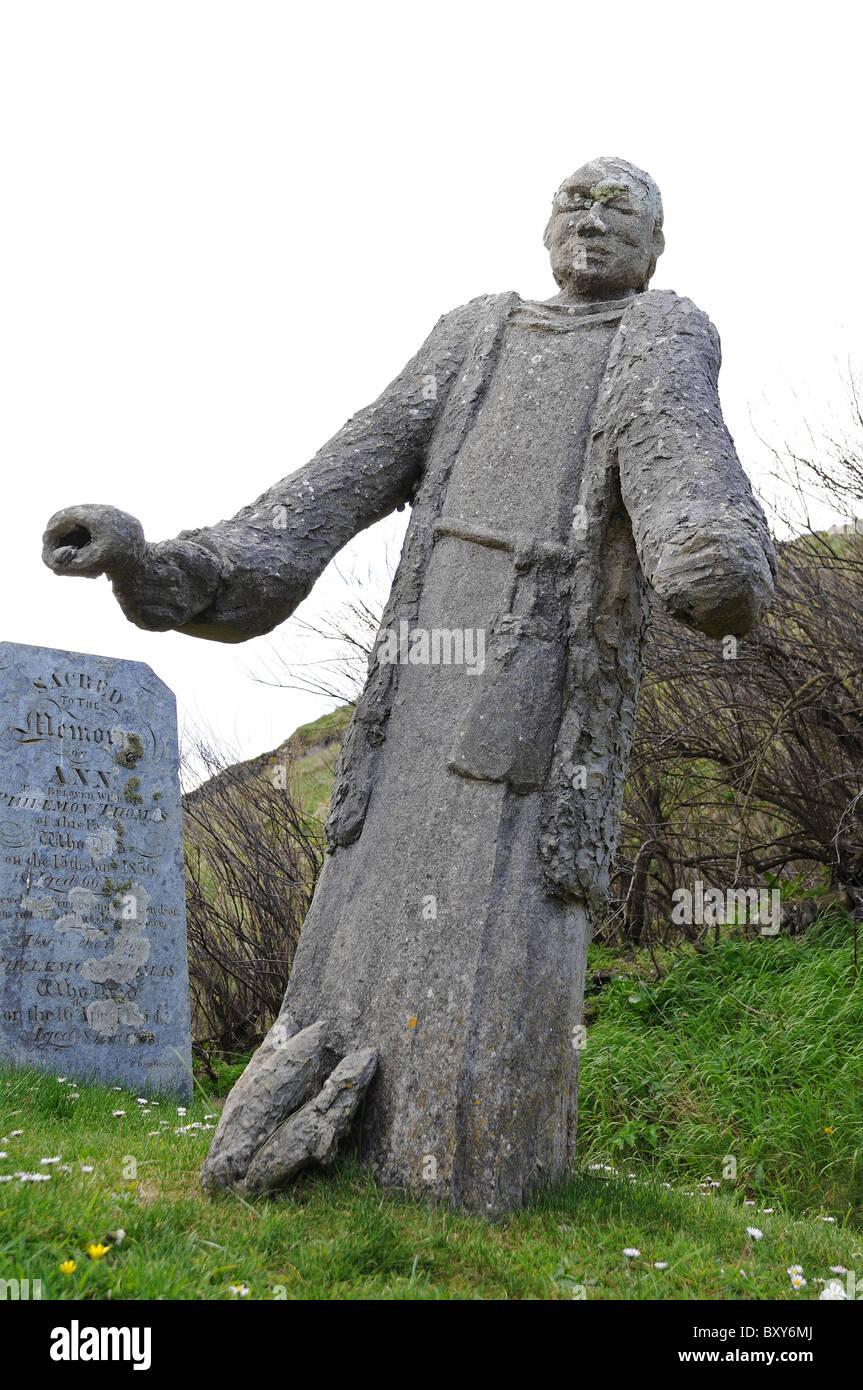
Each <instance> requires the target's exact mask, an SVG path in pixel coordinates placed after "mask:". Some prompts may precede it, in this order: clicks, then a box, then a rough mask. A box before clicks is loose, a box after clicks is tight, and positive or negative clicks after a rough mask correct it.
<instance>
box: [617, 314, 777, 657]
mask: <svg viewBox="0 0 863 1390" xmlns="http://www.w3.org/2000/svg"><path fill="white" fill-rule="evenodd" d="M720 361H721V353H720V346H719V336H718V334H717V332H716V329H715V328H714V327H713V325H712V323H711V322H710V320H709V319H708V318H707V316H706V315H705V314H703V313H702V312H701V310H700V309H698V308H696V306H695V305H694V304H693V303H692V302H691V300H688V299H681V298H679V297H678V296H677V295H676V294H674V293H673V291H670V290H654V291H651V292H650V293H648V294H644V295H639V297H638V299H637V300H635V301H634V303H633V304H632V306H631V307H630V308H629V309H628V310H627V312H626V315H625V316H624V319H623V322H622V324H621V328H620V331H619V333H618V336H617V339H616V342H615V344H614V346H613V348H612V354H611V357H610V360H609V370H608V373H607V376H606V381H605V384H604V389H603V397H604V400H603V413H604V415H605V420H604V424H605V428H606V432H607V439H608V443H609V445H610V447H611V449H612V451H613V452H614V453H616V455H617V459H618V463H619V466H620V486H621V495H622V497H623V501H624V504H625V506H626V509H627V511H628V513H629V517H630V521H631V523H632V530H633V536H634V539H635V545H636V548H637V551H638V556H639V559H640V561H641V565H642V568H643V570H644V573H645V576H646V578H647V580H648V582H649V583H650V585H651V587H652V588H653V589H654V591H655V592H656V594H657V595H658V596H659V598H660V599H661V600H662V601H663V602H664V603H665V605H666V607H667V608H668V610H669V612H670V613H671V614H672V615H673V616H674V617H675V618H677V619H679V621H680V622H683V623H685V624H686V625H687V626H689V627H693V628H697V629H698V630H699V631H701V632H705V633H707V635H708V636H710V637H724V636H726V635H731V634H733V635H738V636H739V635H742V634H744V633H747V632H749V631H750V629H752V628H753V627H755V626H756V624H757V623H759V622H760V621H761V618H762V617H763V616H764V614H765V613H766V611H767V609H768V608H769V607H770V603H771V601H772V597H773V579H774V577H775V574H776V556H775V552H774V549H773V544H772V542H771V540H770V535H769V532H768V529H767V523H766V521H765V518H764V514H763V512H762V510H761V508H760V506H759V505H758V503H757V501H756V500H755V497H754V496H753V493H752V488H751V487H750V484H749V480H748V479H747V477H746V474H745V473H744V472H743V469H742V468H741V466H740V462H739V460H738V458H737V454H736V452H735V448H734V444H733V441H732V439H731V436H730V435H729V433H728V430H727V429H726V427H725V423H724V421H723V419H722V411H721V408H720V404H719V394H718V389H717V380H718V376H719V366H720Z"/></svg>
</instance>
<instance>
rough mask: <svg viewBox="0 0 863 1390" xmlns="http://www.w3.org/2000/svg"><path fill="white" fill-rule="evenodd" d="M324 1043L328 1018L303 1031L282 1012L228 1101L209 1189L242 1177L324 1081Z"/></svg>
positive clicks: (210, 1161) (209, 1165)
mask: <svg viewBox="0 0 863 1390" xmlns="http://www.w3.org/2000/svg"><path fill="white" fill-rule="evenodd" d="M326 1045H327V1025H326V1022H324V1021H323V1020H321V1021H319V1022H317V1023H313V1024H311V1025H310V1026H309V1027H308V1028H304V1029H303V1030H302V1032H301V1031H300V1028H299V1024H297V1023H296V1022H295V1021H294V1020H293V1019H292V1018H290V1017H289V1016H287V1015H286V1014H285V1013H284V1011H283V1012H282V1014H281V1016H280V1017H279V1019H278V1020H277V1021H276V1022H275V1023H274V1024H273V1026H272V1028H271V1029H270V1031H269V1033H268V1034H267V1036H266V1038H265V1039H264V1041H263V1042H262V1043H261V1046H260V1047H259V1048H258V1050H257V1052H256V1053H255V1055H254V1057H253V1058H252V1060H251V1062H250V1063H249V1065H248V1066H247V1067H246V1070H245V1071H244V1072H243V1074H242V1076H241V1077H240V1079H239V1081H238V1082H237V1084H236V1085H235V1086H234V1088H233V1090H232V1091H231V1094H230V1095H229V1096H228V1099H227V1100H226V1102H225V1106H224V1109H223V1110H222V1114H221V1116H220V1118H219V1123H218V1125H217V1127H216V1133H215V1135H214V1137H213V1142H212V1145H211V1146H210V1152H209V1154H208V1155H207V1160H206V1162H205V1164H204V1167H203V1170H202V1172H201V1185H202V1187H204V1188H205V1190H207V1191H211V1192H212V1191H216V1190H217V1189H218V1188H221V1187H230V1186H231V1184H232V1183H234V1182H237V1181H238V1180H239V1179H240V1178H242V1177H244V1176H245V1173H246V1170H247V1169H248V1166H249V1164H250V1163H251V1161H252V1158H253V1156H254V1154H255V1153H256V1152H257V1151H258V1149H260V1148H261V1146H262V1145H263V1144H264V1143H266V1141H267V1140H268V1139H269V1138H270V1136H271V1135H272V1133H273V1130H274V1129H275V1128H276V1127H277V1126H278V1125H280V1124H282V1123H283V1122H284V1120H285V1119H286V1118H287V1117H288V1116H289V1115H291V1114H293V1112H294V1111H295V1110H298V1109H299V1107H300V1106H301V1105H304V1104H305V1102H306V1101H307V1100H308V1099H309V1097H310V1096H311V1095H313V1094H314V1092H315V1091H316V1090H317V1089H318V1087H319V1086H320V1084H321V1081H322V1080H323V1075H324V1068H325V1066H326V1056H327V1054H326Z"/></svg>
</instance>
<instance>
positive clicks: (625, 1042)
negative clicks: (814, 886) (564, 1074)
mask: <svg viewBox="0 0 863 1390" xmlns="http://www.w3.org/2000/svg"><path fill="white" fill-rule="evenodd" d="M852 937H853V928H852V926H851V924H850V923H849V922H848V920H847V919H846V918H839V917H834V918H832V919H831V918H828V919H826V920H825V919H822V921H820V922H819V923H817V924H816V925H815V926H814V927H812V928H810V929H809V931H807V932H806V934H805V935H803V936H801V937H798V938H793V939H792V938H790V937H788V936H778V937H771V938H767V937H757V938H756V939H754V940H746V939H745V938H742V937H740V936H737V937H735V936H734V935H731V936H730V937H728V938H726V939H723V940H721V941H720V942H719V944H718V945H717V946H715V947H712V948H710V949H709V950H707V951H706V952H704V953H698V954H695V953H692V954H691V955H689V956H686V957H684V958H683V959H680V960H678V961H677V962H676V963H675V964H674V966H673V968H672V969H670V970H669V971H668V973H667V974H666V975H665V977H664V978H663V979H662V980H661V981H659V982H658V983H656V984H653V983H649V982H647V981H645V980H644V979H643V978H639V977H638V976H637V975H636V974H635V973H633V971H632V970H630V973H629V975H628V976H626V975H624V976H620V977H618V978H616V979H614V980H613V981H612V982H611V983H610V984H609V985H608V986H607V987H606V988H605V989H604V990H603V991H602V993H601V994H600V996H599V999H598V1001H596V1002H593V1001H592V1013H593V1017H594V1020H595V1021H594V1023H593V1026H592V1027H591V1028H590V1030H589V1033H588V1044H587V1046H586V1047H585V1050H584V1054H583V1057H582V1071H581V1077H580V1082H579V1110H580V1125H581V1136H582V1140H583V1142H584V1143H585V1149H584V1158H585V1160H586V1161H590V1160H593V1161H597V1160H603V1161H611V1159H617V1160H620V1161H622V1162H624V1163H625V1164H626V1166H627V1168H628V1169H629V1170H634V1171H636V1172H637V1173H638V1174H639V1175H640V1176H643V1175H646V1174H648V1173H649V1174H650V1175H651V1176H653V1177H654V1178H657V1179H665V1180H670V1181H672V1182H674V1183H686V1184H691V1183H692V1182H693V1181H698V1180H699V1179H700V1178H706V1177H713V1178H714V1179H718V1180H721V1181H723V1186H724V1187H726V1188H729V1187H733V1188H734V1189H735V1190H737V1191H742V1192H744V1193H745V1195H746V1196H748V1197H751V1198H761V1197H764V1198H769V1200H768V1201H764V1202H762V1203H760V1204H761V1205H767V1206H771V1205H776V1204H778V1203H780V1202H781V1203H782V1204H783V1205H784V1206H785V1208H786V1209H787V1210H788V1211H792V1212H796V1213H798V1214H800V1215H803V1214H805V1213H807V1212H809V1213H817V1212H819V1211H820V1210H822V1209H824V1210H829V1211H830V1212H834V1213H835V1212H841V1213H844V1214H847V1215H848V1216H849V1217H851V1218H853V1219H854V1220H855V1221H856V1222H858V1223H859V1222H861V1220H863V985H861V983H860V982H859V981H858V980H857V977H856V974H855V970H854V965H853V940H852Z"/></svg>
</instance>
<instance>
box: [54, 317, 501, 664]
mask: <svg viewBox="0 0 863 1390" xmlns="http://www.w3.org/2000/svg"><path fill="white" fill-rule="evenodd" d="M472 320H473V315H472V312H471V306H470V305H466V306H464V307H463V308H461V309H456V310H454V311H453V312H452V313H451V314H447V315H445V316H444V317H443V318H441V319H440V320H439V322H438V323H437V325H436V326H435V328H434V329H433V330H432V332H431V334H430V335H429V337H428V338H427V339H426V341H425V343H424V344H423V346H422V347H421V348H420V350H419V352H418V353H417V354H416V356H415V357H414V358H412V359H411V361H410V362H409V363H408V364H407V366H406V367H405V369H404V371H403V372H402V373H401V374H400V375H399V376H398V377H397V378H396V379H395V381H393V382H392V384H391V385H390V386H389V387H387V389H386V390H385V391H384V393H383V395H381V396H380V397H379V398H378V400H377V401H375V402H374V404H373V405H370V406H368V407H367V408H366V409H365V410H363V411H361V412H360V413H359V414H358V415H355V416H353V418H352V419H351V420H349V421H348V423H347V424H346V425H345V426H344V428H343V429H341V430H340V431H339V432H338V434H336V435H335V436H334V437H333V438H332V439H331V440H330V441H329V443H328V444H325V445H324V447H323V448H322V449H321V450H320V452H319V453H318V454H316V455H315V457H314V458H313V459H312V460H311V462H310V463H308V464H306V466H305V467H304V468H300V469H299V470H298V471H297V472H296V473H292V474H290V475H289V476H288V477H287V478H283V479H282V481H281V482H279V483H276V484H275V486H274V487H271V488H270V489H269V490H268V491H267V492H265V493H264V494H263V495H262V496H261V497H259V498H258V499H257V501H256V502H253V503H252V504H251V506H248V507H244V508H243V510H242V511H241V512H238V514H237V515H236V516H235V517H234V518H233V519H232V520H230V521H222V522H219V523H218V524H217V525H215V526H210V527H206V528H204V529H202V530H197V531H182V532H181V533H180V535H179V536H178V537H177V538H176V540H171V541H162V542H160V543H158V544H155V545H153V544H148V543H147V542H146V541H145V539H144V533H143V530H142V528H141V526H140V523H139V522H137V521H136V520H135V518H134V517H131V516H128V515H127V514H126V513H125V512H119V511H117V510H116V509H115V508H113V507H102V506H95V505H93V506H78V507H67V508H65V509H64V510H63V511H60V512H57V513H56V514H55V515H54V516H53V517H52V518H51V520H50V521H49V523H48V529H47V531H46V533H45V536H44V548H43V552H42V557H43V559H44V561H45V564H46V565H48V567H49V568H50V569H52V570H53V571H54V572H55V573H56V574H68V575H79V576H84V577H89V578H92V577H94V576H96V575H99V574H107V575H108V577H109V578H110V579H111V581H112V585H113V589H114V593H115V595H116V598H117V601H118V602H119V604H120V607H121V608H122V610H123V612H124V613H125V615H126V617H127V618H129V620H130V621H131V622H133V623H135V624H136V625H137V626H138V627H143V628H149V629H150V630H152V631H157V632H162V631H167V630H168V629H171V628H176V629H178V630H179V631H180V632H186V633H189V634H190V635H192V636H194V637H208V638H213V639H215V640H217V641H222V642H242V641H245V640H246V639H247V638H249V637H257V636H260V635H261V634H262V633H266V632H270V631H271V630H272V629H273V628H274V627H276V626H277V625H278V624H279V623H281V622H283V621H284V619H285V618H287V617H288V616H289V615H290V614H291V613H292V612H293V611H294V609H295V608H296V607H297V605H298V604H299V603H300V602H301V601H302V600H303V599H304V598H305V597H306V596H307V595H308V593H309V592H310V590H311V588H312V586H313V584H314V582H315V580H316V579H317V578H318V576H319V575H320V573H321V572H322V570H323V569H324V568H325V567H326V565H327V564H328V562H329V561H330V560H331V559H332V557H333V556H334V555H335V554H336V553H337V552H338V551H339V550H340V549H341V548H342V546H343V545H345V544H346V543H347V542H348V541H349V540H350V539H351V537H352V536H355V535H356V534H357V532H358V531H362V530H364V529H365V527H367V526H370V525H371V524H372V523H373V522H375V521H378V520H380V518H381V517H384V516H387V515H388V514H389V513H390V512H391V511H393V510H394V509H395V508H396V507H398V506H400V505H403V504H404V503H405V502H407V501H408V500H409V499H410V497H411V495H412V492H413V488H414V486H415V484H416V482H417V480H418V478H419V475H420V473H421V470H422V466H423V459H424V454H425V449H426V446H427V445H428V442H429V440H430V438H431V435H432V432H433V430H434V428H435V425H436V423H437V420H438V418H439V416H440V412H441V410H442V408H443V406H444V404H445V401H446V398H447V395H448V392H449V390H450V387H451V385H452V383H453V380H454V379H455V377H456V375H457V373H458V369H459V366H460V363H461V357H462V355H463V352H464V349H465V342H466V337H467V332H468V329H469V326H470V323H471V322H472Z"/></svg>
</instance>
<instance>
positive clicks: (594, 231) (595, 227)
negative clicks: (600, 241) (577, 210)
mask: <svg viewBox="0 0 863 1390" xmlns="http://www.w3.org/2000/svg"><path fill="white" fill-rule="evenodd" d="M575 230H576V232H577V233H578V235H579V236H605V233H606V230H607V229H606V226H605V223H604V222H603V220H602V218H601V217H600V216H599V214H598V213H597V212H596V210H595V209H594V208H591V209H590V211H589V212H586V213H585V214H584V216H583V217H580V218H579V220H578V223H577V225H576V228H575Z"/></svg>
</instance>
